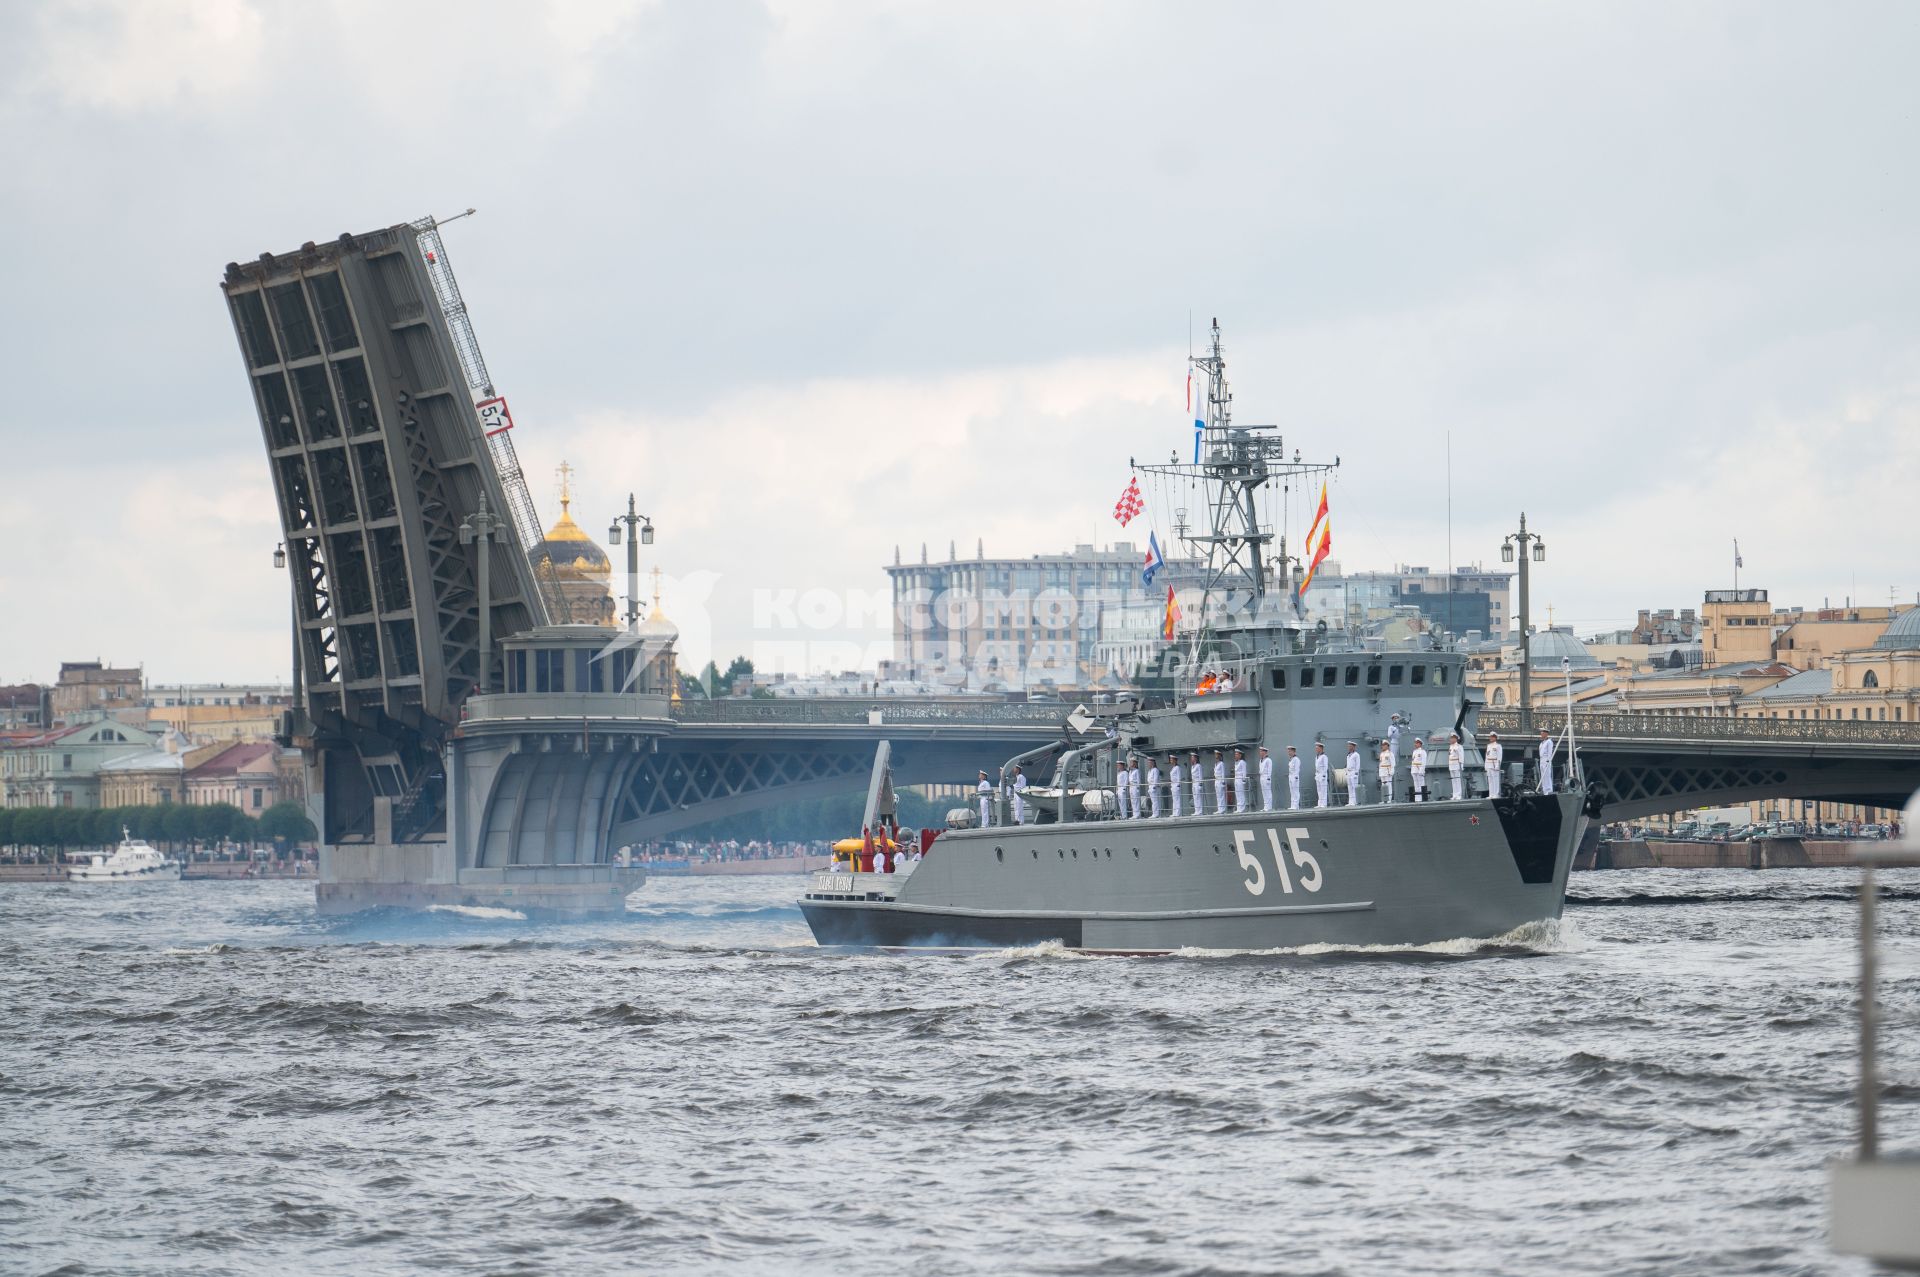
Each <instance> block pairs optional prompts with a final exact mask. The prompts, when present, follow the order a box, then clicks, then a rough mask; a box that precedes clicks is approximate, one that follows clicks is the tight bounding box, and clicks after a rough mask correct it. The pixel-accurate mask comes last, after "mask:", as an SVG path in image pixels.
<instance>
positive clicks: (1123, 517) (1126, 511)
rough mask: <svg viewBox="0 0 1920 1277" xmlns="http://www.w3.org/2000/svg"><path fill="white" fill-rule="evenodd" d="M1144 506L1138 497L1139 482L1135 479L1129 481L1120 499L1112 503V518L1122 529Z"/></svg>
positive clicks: (1143, 500) (1142, 499) (1143, 501)
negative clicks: (1117, 521)
mask: <svg viewBox="0 0 1920 1277" xmlns="http://www.w3.org/2000/svg"><path fill="white" fill-rule="evenodd" d="M1146 504H1147V503H1146V501H1145V499H1144V498H1142V497H1141V495H1140V480H1139V479H1138V478H1137V477H1136V478H1132V479H1129V480H1127V486H1126V487H1125V488H1124V489H1123V490H1122V491H1121V493H1120V499H1119V500H1118V501H1116V502H1114V503H1113V517H1114V518H1115V519H1117V520H1119V522H1120V526H1121V527H1123V528H1124V527H1126V526H1127V524H1129V523H1131V522H1132V521H1133V516H1134V515H1136V514H1139V513H1140V511H1141V510H1143V509H1145V508H1146Z"/></svg>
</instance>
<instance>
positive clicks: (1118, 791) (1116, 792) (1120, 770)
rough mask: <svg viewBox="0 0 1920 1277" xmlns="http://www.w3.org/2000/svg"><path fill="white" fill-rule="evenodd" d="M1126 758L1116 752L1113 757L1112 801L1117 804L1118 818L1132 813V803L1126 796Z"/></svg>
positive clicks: (1124, 817) (1126, 816) (1123, 817)
mask: <svg viewBox="0 0 1920 1277" xmlns="http://www.w3.org/2000/svg"><path fill="white" fill-rule="evenodd" d="M1127 788H1128V786H1127V760H1126V759H1125V758H1122V757H1121V756H1120V755H1118V754H1116V755H1114V758H1113V801H1114V802H1115V804H1117V806H1118V809H1119V812H1120V819H1122V820H1125V819H1127V818H1128V817H1129V816H1131V815H1133V804H1132V801H1131V800H1130V799H1129V798H1128V796H1127Z"/></svg>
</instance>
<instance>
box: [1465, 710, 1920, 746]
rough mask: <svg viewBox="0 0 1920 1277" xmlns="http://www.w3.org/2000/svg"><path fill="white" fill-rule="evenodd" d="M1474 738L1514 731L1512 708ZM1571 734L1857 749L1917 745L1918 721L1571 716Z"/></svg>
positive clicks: (1555, 723)
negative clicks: (1795, 743)
mask: <svg viewBox="0 0 1920 1277" xmlns="http://www.w3.org/2000/svg"><path fill="white" fill-rule="evenodd" d="M1531 718H1532V727H1533V729H1534V730H1536V731H1537V730H1538V729H1540V728H1542V727H1544V728H1546V729H1547V730H1548V731H1549V732H1551V733H1553V734H1555V735H1558V734H1559V733H1560V732H1562V731H1564V730H1565V729H1566V726H1567V714H1566V712H1565V711H1564V710H1558V711H1556V710H1541V709H1536V710H1534V711H1533V713H1532V715H1531ZM1475 723H1476V725H1477V727H1478V729H1479V734H1480V735H1481V736H1483V737H1484V736H1485V735H1486V734H1487V733H1488V732H1502V733H1509V732H1511V733H1518V732H1520V731H1521V730H1522V725H1523V719H1522V717H1521V715H1520V714H1519V713H1518V712H1517V711H1515V710H1486V709H1483V710H1481V711H1480V713H1479V715H1478V716H1477V717H1476V719H1475ZM1573 730H1574V733H1575V735H1576V736H1577V737H1578V738H1579V739H1580V740H1582V741H1586V740H1590V739H1592V738H1594V737H1604V738H1611V739H1619V740H1689V741H1691V740H1701V741H1718V740H1724V741H1805V742H1810V743H1829V744H1861V745H1920V723H1883V722H1878V721H1876V722H1867V721H1865V720H1854V719H1818V718H1735V717H1732V716H1730V715H1692V714H1614V713H1582V712H1580V711H1578V710H1576V711H1574V714H1573Z"/></svg>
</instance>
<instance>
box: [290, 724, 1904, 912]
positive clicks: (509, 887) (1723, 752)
mask: <svg viewBox="0 0 1920 1277" xmlns="http://www.w3.org/2000/svg"><path fill="white" fill-rule="evenodd" d="M1072 708H1073V707H1072V706H1071V705H1068V704H1061V703H1055V702H1048V703H1028V704H1004V703H985V702H980V701H961V700H927V699H913V700H881V701H866V700H852V699H849V700H724V701H683V702H680V703H674V704H670V703H669V702H668V701H667V700H666V699H665V698H664V697H661V696H656V695H571V696H569V695H548V694H516V695H506V694H496V695H493V696H484V697H481V696H476V697H472V698H470V699H469V700H468V702H467V706H466V717H465V718H464V719H463V720H462V722H461V723H460V725H459V727H458V729H457V730H455V731H454V732H453V734H452V736H451V738H450V740H449V743H448V751H447V778H448V786H447V790H448V792H447V798H448V802H447V810H448V822H447V831H446V837H445V839H444V841H443V842H439V843H437V844H435V845H432V846H411V845H399V846H395V845H392V844H391V843H390V842H389V840H388V839H381V838H379V837H378V836H377V835H376V838H375V839H374V840H371V841H370V843H369V844H368V845H367V846H366V847H364V848H362V849H356V848H354V847H352V846H343V847H337V848H334V849H332V851H333V853H334V855H333V858H332V860H331V863H330V864H329V863H328V862H325V861H323V865H322V880H321V886H320V899H321V903H322V908H323V909H326V908H333V909H348V908H355V907H365V906H366V904H367V903H369V902H379V903H412V902H415V901H416V900H436V901H437V900H457V901H461V902H466V903H496V904H507V905H509V906H510V907H520V908H528V907H535V908H544V907H554V908H561V909H573V908H575V907H587V908H595V907H612V908H617V907H618V901H619V898H620V896H621V895H623V894H624V891H621V890H618V888H619V887H620V883H621V879H620V876H619V874H618V872H617V871H615V870H613V869H612V868H611V867H610V861H611V859H612V857H613V854H614V852H616V851H617V850H618V849H619V848H620V847H622V846H626V845H629V844H633V843H637V842H644V841H649V840H653V839H658V838H662V837H666V836H669V835H671V834H673V833H675V832H677V831H680V830H683V829H686V828H689V827H691V826H694V825H698V824H702V823H705V822H707V821H710V820H715V819H718V818H721V817H725V816H730V815H736V814H739V813H742V812H749V811H753V810H757V809H760V808H764V807H769V806H773V805H777V804H781V803H790V802H798V801H806V800H809V799H815V798H821V797H825V796H828V795H832V794H838V793H848V792H856V791H858V790H860V789H861V788H862V787H863V786H864V785H865V783H866V780H867V777H868V774H869V771H870V769H871V766H872V760H873V754H874V747H875V745H876V744H877V743H878V742H879V741H882V740H886V741H889V742H891V743H892V746H893V769H894V776H895V780H896V781H897V782H898V783H900V784H902V785H914V784H925V783H934V782H949V783H952V782H959V783H965V782H967V781H968V780H970V779H971V778H972V777H973V775H974V773H975V769H977V768H982V767H984V768H987V769H989V771H990V772H992V773H993V774H995V775H997V774H998V772H997V769H998V768H999V766H1000V765H1001V764H1002V763H1003V762H1005V761H1006V760H1007V759H1008V758H1011V757H1013V756H1014V755H1016V754H1020V753H1023V752H1025V751H1027V750H1031V749H1034V748H1036V747H1038V746H1040V745H1043V744H1045V743H1047V742H1048V741H1052V740H1060V739H1064V738H1068V737H1071V736H1072V732H1071V729H1070V728H1069V727H1068V725H1067V721H1066V720H1067V716H1068V715H1069V714H1070V713H1071V712H1072ZM1534 722H1535V723H1536V724H1537V725H1538V726H1545V727H1547V728H1549V729H1550V730H1552V731H1554V732H1556V733H1557V732H1559V731H1560V730H1561V728H1562V726H1563V723H1564V716H1563V715H1555V714H1545V713H1540V714H1536V715H1535V717H1534ZM1479 726H1480V730H1481V735H1482V736H1483V737H1484V736H1485V734H1486V733H1487V732H1488V731H1499V732H1500V733H1501V734H1502V735H1503V736H1505V737H1506V738H1507V739H1508V740H1509V741H1510V742H1512V743H1511V744H1510V746H1509V750H1508V760H1509V762H1510V763H1511V762H1515V761H1521V760H1523V759H1526V760H1529V761H1530V759H1531V754H1532V751H1531V748H1530V747H1522V746H1521V743H1520V741H1519V737H1520V735H1521V722H1520V719H1519V717H1518V716H1517V715H1514V714H1510V713H1509V714H1501V713H1494V712H1483V713H1482V714H1481V715H1480V717H1479ZM1575 731H1576V735H1577V739H1578V743H1579V751H1580V758H1581V762H1582V765H1583V766H1584V768H1585V771H1586V774H1587V776H1588V779H1589V780H1590V781H1591V782H1592V783H1593V784H1594V785H1595V786H1596V787H1597V788H1598V789H1599V791H1600V792H1601V794H1602V795H1603V797H1604V806H1603V808H1602V815H1603V817H1604V818H1606V819H1609V820H1618V819H1631V818H1636V817H1641V816H1647V815H1652V814H1655V813H1658V812H1663V811H1672V810H1678V809H1682V808H1687V807H1698V806H1703V805H1712V804H1721V803H1732V802H1744V801H1747V800H1749V799H1766V798H1811V799H1823V800H1827V801H1834V802H1858V803H1866V804H1870V805H1873V806H1880V807H1894V808H1897V807H1900V806H1902V805H1904V804H1905V802H1906V800H1907V798H1908V797H1909V796H1910V795H1911V794H1912V792H1913V791H1914V790H1915V789H1916V788H1920V726H1916V725H1913V724H1890V723H1887V724H1883V723H1854V722H1811V721H1809V722H1800V721H1798V720H1794V721H1785V720H1773V719H1766V720H1759V719H1727V718H1691V717H1646V716H1640V715H1585V714H1583V715H1578V716H1576V718H1575ZM1036 779H1037V780H1044V776H1038V777H1036ZM389 822H390V818H388V820H382V819H380V818H379V817H376V821H375V827H376V830H380V829H381V828H382V826H383V825H385V826H386V827H387V828H391V824H390V823H389ZM381 879H385V880H386V881H388V882H400V883H403V884H406V886H405V887H404V888H401V889H399V894H398V895H397V896H396V895H395V894H394V893H393V891H390V890H387V889H384V888H376V887H373V886H370V885H369V884H373V883H375V882H376V881H378V880H381ZM417 884H426V885H417ZM383 892H384V894H383ZM596 893H598V894H597V895H596ZM594 900H598V901H600V902H601V903H599V904H597V905H596V904H593V903H588V904H586V905H583V906H576V904H573V903H569V902H577V901H589V902H591V901H594ZM608 900H611V902H612V903H611V905H610V906H609V905H608V904H607V903H606V902H607V901H608ZM555 902H558V903H555Z"/></svg>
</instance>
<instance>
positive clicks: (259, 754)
mask: <svg viewBox="0 0 1920 1277" xmlns="http://www.w3.org/2000/svg"><path fill="white" fill-rule="evenodd" d="M277 754H278V750H277V748H276V747H275V746H274V745H272V744H269V743H266V742H261V741H248V742H243V743H241V744H238V745H228V746H227V747H226V748H224V749H222V750H220V751H219V752H218V753H216V754H214V756H213V757H211V758H209V759H207V760H206V761H204V762H202V763H200V764H199V765H198V766H196V767H194V768H193V769H192V770H190V771H188V772H187V783H186V793H187V801H188V802H190V803H192V804H194V805H195V806H200V807H204V806H211V805H213V804H215V803H230V804H232V805H233V806H235V807H238V808H239V809H240V810H241V811H243V812H245V813H246V814H247V815H249V816H258V815H259V814H260V813H261V812H263V811H265V810H266V809H267V808H269V807H271V806H273V805H274V804H275V803H277V802H279V801H280V764H279V759H278V757H277Z"/></svg>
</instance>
